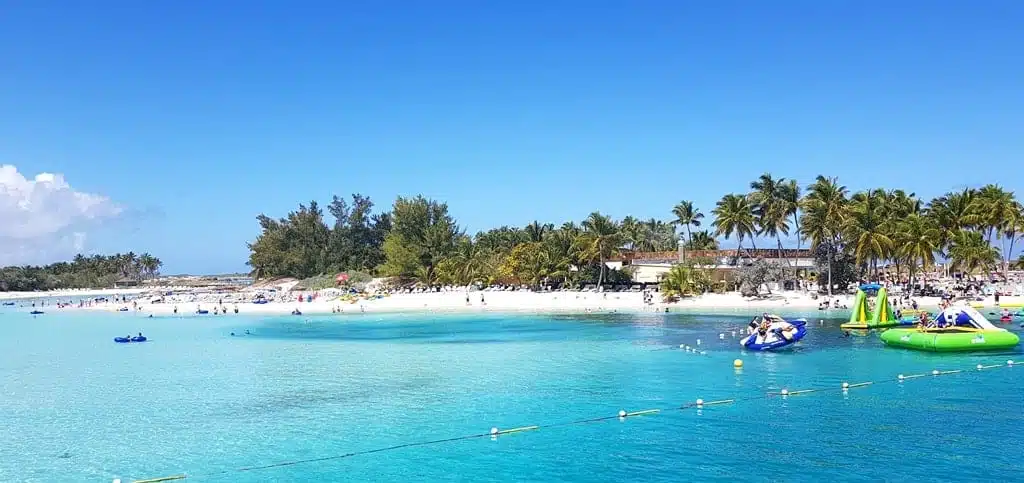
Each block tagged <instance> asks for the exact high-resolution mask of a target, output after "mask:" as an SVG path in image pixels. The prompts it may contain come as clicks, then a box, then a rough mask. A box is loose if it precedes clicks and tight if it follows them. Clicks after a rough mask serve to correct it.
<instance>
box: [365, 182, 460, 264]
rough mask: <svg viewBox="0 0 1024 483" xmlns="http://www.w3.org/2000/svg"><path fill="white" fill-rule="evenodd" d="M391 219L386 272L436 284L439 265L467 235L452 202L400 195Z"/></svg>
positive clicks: (386, 252)
mask: <svg viewBox="0 0 1024 483" xmlns="http://www.w3.org/2000/svg"><path fill="white" fill-rule="evenodd" d="M391 219H392V225H391V232H389V233H388V234H387V236H385V238H384V257H385V259H386V262H385V263H384V267H383V269H382V271H383V272H384V274H385V275H388V276H392V277H401V278H415V279H417V280H419V281H420V282H422V283H425V284H433V283H436V282H437V273H436V268H437V266H438V264H439V263H441V262H442V261H443V260H444V259H445V258H447V257H449V256H451V255H452V254H453V253H454V252H455V248H456V242H458V241H459V240H460V239H461V238H462V236H463V234H462V232H461V231H460V230H459V227H458V225H457V224H456V223H455V220H454V219H453V218H452V217H451V215H449V214H448V205H447V204H445V203H440V202H437V201H434V200H428V199H426V198H424V197H422V196H417V197H415V198H409V199H406V198H402V197H399V198H398V199H397V200H396V201H395V205H394V208H393V210H392V212H391Z"/></svg>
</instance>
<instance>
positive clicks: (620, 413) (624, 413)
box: [619, 409, 626, 418]
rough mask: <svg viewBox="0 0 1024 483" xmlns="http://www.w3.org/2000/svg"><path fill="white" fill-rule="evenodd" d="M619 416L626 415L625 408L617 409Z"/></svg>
mask: <svg viewBox="0 0 1024 483" xmlns="http://www.w3.org/2000/svg"><path fill="white" fill-rule="evenodd" d="M619 417H620V418H624V417H626V410H625V409H620V410H619Z"/></svg>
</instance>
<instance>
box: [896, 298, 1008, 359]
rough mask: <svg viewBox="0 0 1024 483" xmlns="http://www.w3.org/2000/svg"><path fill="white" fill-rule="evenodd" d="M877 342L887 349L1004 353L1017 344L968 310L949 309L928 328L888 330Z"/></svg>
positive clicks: (975, 313)
mask: <svg viewBox="0 0 1024 483" xmlns="http://www.w3.org/2000/svg"><path fill="white" fill-rule="evenodd" d="M881 339H882V342H884V343H885V345H888V346H892V347H900V348H904V349H913V350H920V351H929V352H974V351H985V350H1005V349H1012V348H1013V347H1016V346H1017V344H1019V343H1020V337H1019V336H1017V334H1014V333H1013V332H1010V331H1008V330H1005V329H1001V328H999V327H996V326H994V325H992V323H991V322H989V321H988V320H987V319H985V317H984V316H982V315H981V314H980V313H979V312H978V311H977V310H974V308H972V307H950V308H948V309H946V310H943V311H942V312H941V313H939V315H938V316H937V317H936V318H935V320H933V321H932V322H931V323H929V326H928V327H925V328H913V329H890V330H887V331H885V332H882V335H881Z"/></svg>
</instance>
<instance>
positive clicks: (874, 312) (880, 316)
mask: <svg viewBox="0 0 1024 483" xmlns="http://www.w3.org/2000/svg"><path fill="white" fill-rule="evenodd" d="M865 290H877V291H878V296H876V297H875V307H874V309H872V308H871V307H870V306H869V304H868V295H867V292H866V291H865ZM910 323H913V322H910V321H906V322H905V321H901V320H900V319H898V318H897V317H896V314H894V313H893V311H892V306H891V305H889V294H888V292H887V291H886V289H885V287H882V286H879V285H877V284H873V285H864V286H861V287H860V288H859V289H857V295H856V296H854V299H853V311H852V312H851V313H850V321H849V322H847V323H845V324H843V325H841V326H840V327H841V328H843V329H844V330H868V329H885V328H889V327H898V326H900V325H908V324H910Z"/></svg>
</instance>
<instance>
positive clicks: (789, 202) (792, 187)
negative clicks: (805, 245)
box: [779, 179, 803, 250]
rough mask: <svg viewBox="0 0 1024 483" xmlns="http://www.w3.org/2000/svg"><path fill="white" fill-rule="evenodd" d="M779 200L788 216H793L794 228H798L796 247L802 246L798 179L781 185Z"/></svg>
mask: <svg viewBox="0 0 1024 483" xmlns="http://www.w3.org/2000/svg"><path fill="white" fill-rule="evenodd" d="M779 201H780V202H781V203H782V206H783V208H784V210H785V212H786V216H792V217H793V228H795V229H796V248H797V250H799V249H800V248H802V246H801V242H802V241H803V235H802V234H801V232H800V217H799V216H798V213H799V212H800V185H799V184H797V182H796V180H793V179H791V180H789V181H787V182H785V183H781V184H780V185H779Z"/></svg>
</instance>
